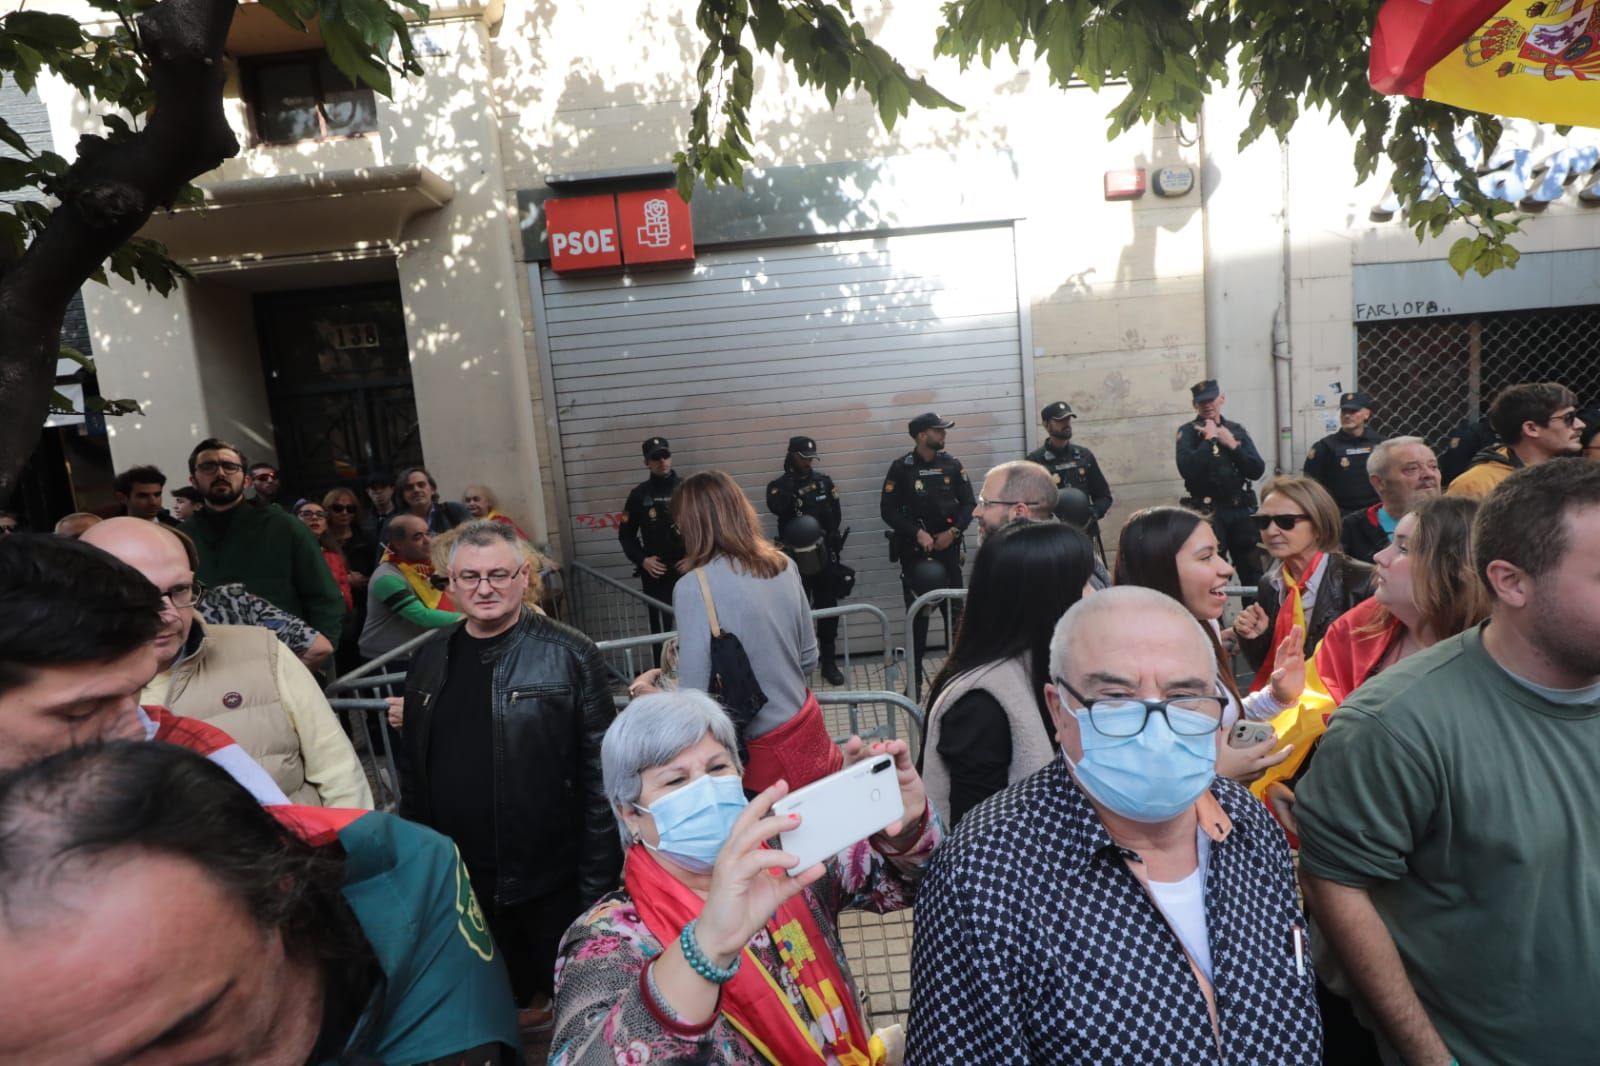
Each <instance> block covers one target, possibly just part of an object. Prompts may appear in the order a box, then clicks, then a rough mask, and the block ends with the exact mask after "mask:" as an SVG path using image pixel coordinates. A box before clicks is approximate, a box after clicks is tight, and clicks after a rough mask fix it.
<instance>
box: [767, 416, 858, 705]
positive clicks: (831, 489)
mask: <svg viewBox="0 0 1600 1066" xmlns="http://www.w3.org/2000/svg"><path fill="white" fill-rule="evenodd" d="M816 461H817V442H816V441H814V440H812V439H811V438H810V437H790V438H789V450H788V452H787V453H786V454H785V455H784V457H783V476H782V477H779V478H776V479H774V480H772V481H769V482H767V509H768V510H770V511H771V512H772V513H773V514H775V515H777V516H778V540H779V542H780V543H781V544H782V545H783V547H784V551H786V552H788V553H789V555H790V556H791V557H792V558H794V559H796V560H799V559H800V558H801V556H800V555H799V554H797V549H801V550H803V549H808V548H810V549H814V550H813V553H812V554H813V557H815V553H816V552H817V551H821V552H824V553H826V554H824V555H822V557H821V559H820V562H821V563H822V565H821V566H819V567H815V568H812V569H811V571H810V572H809V573H807V566H806V565H803V564H801V563H799V562H798V561H797V563H796V569H798V570H799V571H800V584H801V585H802V586H803V587H804V588H805V590H806V600H807V602H809V603H810V604H811V607H812V609H813V610H816V609H825V608H828V607H837V606H838V605H839V597H838V595H837V594H836V593H835V591H834V575H833V573H832V572H831V571H832V567H831V565H830V564H831V563H833V562H836V561H837V560H838V558H839V550H840V549H841V548H842V547H843V540H842V539H841V536H840V533H839V525H840V523H841V521H842V520H843V512H842V510H841V509H840V507H839V490H838V488H836V487H835V486H834V484H833V478H831V477H829V476H828V475H827V474H824V473H822V472H821V471H820V470H817V469H816V468H815V467H814V466H813V464H814V463H815V462H816ZM797 518H811V519H814V520H815V522H816V526H814V527H812V528H814V529H815V528H820V529H821V532H822V540H823V544H822V547H821V548H816V547H815V545H814V544H806V543H803V542H802V543H791V540H793V539H794V537H793V534H792V533H791V527H794V528H798V525H797V523H796V522H795V519H797ZM786 534H790V536H788V537H786V536H785V535H786ZM813 536H814V534H813ZM838 638H839V620H838V619H837V618H822V619H819V620H818V621H817V649H818V650H817V665H818V667H819V668H820V669H821V671H822V676H823V679H824V680H826V681H827V682H828V684H830V685H842V684H844V673H843V672H842V671H841V670H840V669H839V663H838V661H837V659H836V652H835V650H834V649H835V647H836V646H837V642H838Z"/></svg>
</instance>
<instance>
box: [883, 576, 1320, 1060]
mask: <svg viewBox="0 0 1600 1066" xmlns="http://www.w3.org/2000/svg"><path fill="white" fill-rule="evenodd" d="M1050 662H1051V668H1052V677H1053V680H1052V681H1051V682H1050V684H1049V685H1048V686H1047V687H1046V689H1045V698H1046V701H1047V703H1048V704H1049V709H1050V716H1051V720H1052V722H1053V724H1054V726H1055V730H1056V737H1057V739H1058V740H1059V741H1060V743H1061V752H1060V754H1059V755H1058V756H1057V757H1056V759H1055V760H1054V761H1052V762H1051V763H1050V764H1049V765H1048V766H1046V767H1045V768H1044V769H1043V770H1040V771H1039V772H1037V773H1035V774H1034V775H1033V776H1031V777H1029V778H1026V779H1024V780H1022V781H1020V782H1018V783H1017V784H1015V785H1013V786H1011V787H1010V788H1008V789H1006V790H1005V791H1004V792H1001V793H999V794H998V795H996V796H993V797H991V798H990V799H989V800H987V801H985V802H984V803H983V804H982V805H980V806H979V807H977V808H976V809H974V810H973V811H972V812H971V813H969V814H968V815H967V817H966V818H965V819H964V820H963V821H962V823H961V824H960V826H958V827H957V829H956V831H955V833H954V834H953V835H952V837H951V838H950V840H949V841H948V842H947V843H946V844H945V845H944V846H943V847H942V848H941V849H940V850H939V851H938V852H936V853H935V855H934V858H933V861H932V862H931V863H930V865H929V869H928V874H927V877H926V879H925V881H924V883H923V885H922V888H921V891H920V894H919V896H918V900H917V926H916V937H915V941H914V944H913V947H912V960H911V967H912V980H911V988H912V999H911V1021H910V1025H909V1029H910V1035H911V1044H910V1054H909V1058H908V1060H907V1061H908V1062H909V1063H911V1064H912V1066H918V1064H923V1066H934V1064H939V1066H943V1064H948V1063H956V1062H959V1063H964V1064H969V1066H979V1064H985V1063H996V1064H998V1063H1007V1064H1013V1063H1026V1062H1035V1063H1058V1062H1085V1063H1088V1062H1092V1063H1096V1064H1099V1066H1114V1064H1127V1066H1144V1064H1146V1063H1151V1062H1160V1063H1163V1064H1168V1066H1187V1064H1194V1066H1202V1064H1204V1066H1212V1064H1215V1063H1216V1062H1217V1061H1218V1058H1219V1056H1220V1058H1221V1061H1223V1062H1261V1063H1266V1062H1270V1063H1274V1064H1279V1066H1282V1064H1304V1066H1310V1064H1313V1063H1317V1062H1318V1061H1319V1060H1320V1051H1321V1040H1322V1027H1321V1022H1320V1019H1319V1016H1318V1013H1317V1005H1316V999H1315V993H1314V983H1313V977H1312V972H1311V965H1310V961H1309V959H1308V957H1307V956H1306V955H1305V949H1304V937H1305V925H1304V919H1303V918H1302V917H1301V914H1300V909H1299V906H1298V904H1297V902H1296V899H1295V892H1294V871H1293V868H1292V866H1291V865H1290V860H1289V849H1288V846H1287V844H1286V842H1285V840H1284V836H1283V831H1282V830H1281V829H1279V828H1278V826H1277V824H1276V823H1275V822H1274V821H1273V820H1272V817H1271V816H1270V815H1269V814H1268V813H1267V810H1266V808H1265V807H1264V806H1262V805H1261V804H1260V803H1259V802H1257V801H1256V800H1255V798H1254V797H1252V796H1251V795H1250V794H1249V793H1248V792H1247V791H1245V789H1244V788H1243V787H1241V786H1239V785H1237V784H1235V783H1234V782H1232V781H1230V780H1228V779H1227V778H1222V777H1218V776H1216V772H1215V767H1216V745H1217V743H1218V740H1219V727H1220V723H1221V720H1222V711H1223V706H1224V703H1223V700H1222V698H1221V697H1220V696H1218V694H1217V693H1218V692H1219V689H1218V686H1217V676H1216V669H1217V667H1216V657H1215V653H1214V652H1213V650H1212V647H1211V644H1210V641H1209V640H1208V639H1207V638H1206V634H1205V633H1204V632H1203V631H1202V630H1201V629H1200V627H1199V624H1198V623H1197V622H1196V621H1195V620H1194V618H1193V616H1192V615H1190V614H1189V612H1188V611H1187V609H1185V608H1184V606H1183V605H1182V604H1180V603H1178V602H1177V601H1176V600H1172V599H1170V598H1168V597H1166V596H1164V595H1162V594H1161V593H1158V592H1156V591H1154V590H1152V589H1144V588H1137V587H1126V588H1112V589H1108V590H1107V591H1105V592H1101V593H1098V594H1096V595H1094V596H1090V597H1088V598H1087V599H1085V600H1082V601H1080V602H1079V603H1077V604H1076V605H1074V606H1073V607H1072V608H1071V609H1070V610H1068V611H1067V613H1066V614H1065V615H1063V616H1062V619H1061V622H1060V623H1059V624H1058V626H1057V628H1056V632H1055V637H1054V639H1053V641H1052V643H1051V649H1050Z"/></svg>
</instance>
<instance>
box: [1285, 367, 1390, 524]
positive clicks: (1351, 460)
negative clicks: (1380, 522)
mask: <svg viewBox="0 0 1600 1066" xmlns="http://www.w3.org/2000/svg"><path fill="white" fill-rule="evenodd" d="M1363 407H1365V408H1367V409H1368V410H1371V409H1372V399H1371V398H1370V397H1369V396H1367V394H1366V393H1363V392H1347V393H1345V394H1344V395H1343V396H1341V397H1339V409H1340V410H1341V411H1359V410H1360V409H1361V408H1363ZM1382 441H1383V434H1381V433H1377V432H1375V431H1373V430H1371V429H1367V428H1365V427H1363V428H1362V430H1361V435H1360V436H1352V435H1351V434H1349V433H1346V432H1345V431H1344V430H1342V429H1341V430H1339V432H1337V433H1330V434H1329V435H1328V436H1326V437H1323V438H1322V439H1321V440H1319V441H1317V443H1315V444H1313V445H1312V446H1311V451H1310V452H1308V453H1307V454H1306V462H1305V467H1304V473H1305V475H1306V477H1308V478H1311V479H1312V480H1314V481H1316V482H1317V483H1318V484H1320V485H1321V486H1322V487H1323V488H1325V489H1327V490H1328V495H1330V496H1332V497H1333V502H1334V503H1336V504H1338V505H1339V513H1340V514H1341V515H1347V514H1350V513H1351V512H1353V511H1364V510H1366V509H1367V508H1368V507H1371V506H1372V505H1373V504H1375V503H1377V502H1378V492H1377V490H1376V489H1374V488H1373V487H1372V482H1371V481H1370V480H1368V478H1367V457H1368V456H1369V455H1371V454H1372V449H1373V447H1374V446H1375V445H1377V444H1379V443H1381V442H1382Z"/></svg>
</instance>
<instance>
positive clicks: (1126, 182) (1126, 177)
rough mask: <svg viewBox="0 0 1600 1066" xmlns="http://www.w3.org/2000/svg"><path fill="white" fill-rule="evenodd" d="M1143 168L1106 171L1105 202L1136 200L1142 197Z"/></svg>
mask: <svg viewBox="0 0 1600 1066" xmlns="http://www.w3.org/2000/svg"><path fill="white" fill-rule="evenodd" d="M1144 180H1145V178H1144V167H1135V168H1134V169H1132V170H1108V171H1106V199H1107V200H1137V199H1139V198H1140V197H1142V196H1143V195H1144Z"/></svg>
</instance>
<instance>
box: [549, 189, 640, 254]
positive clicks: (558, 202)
mask: <svg viewBox="0 0 1600 1066" xmlns="http://www.w3.org/2000/svg"><path fill="white" fill-rule="evenodd" d="M544 221H545V228H546V229H548V230H549V231H550V269H552V270H554V271H556V272H557V273H565V272H566V271H569V270H594V269H597V268H600V267H617V266H621V265H622V242H621V241H620V240H618V239H617V201H616V197H614V196H611V195H609V194H607V195H604V196H571V197H562V198H560V199H553V200H546V201H545V204H544Z"/></svg>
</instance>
